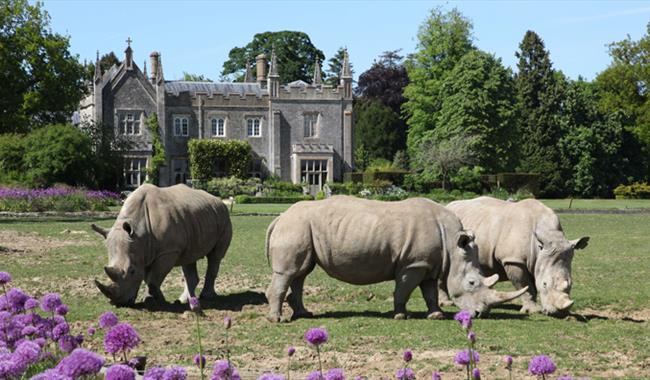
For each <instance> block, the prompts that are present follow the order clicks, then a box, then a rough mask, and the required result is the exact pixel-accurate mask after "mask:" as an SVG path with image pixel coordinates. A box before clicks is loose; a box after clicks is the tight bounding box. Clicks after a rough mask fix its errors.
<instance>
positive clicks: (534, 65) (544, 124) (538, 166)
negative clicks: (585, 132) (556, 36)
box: [515, 30, 564, 196]
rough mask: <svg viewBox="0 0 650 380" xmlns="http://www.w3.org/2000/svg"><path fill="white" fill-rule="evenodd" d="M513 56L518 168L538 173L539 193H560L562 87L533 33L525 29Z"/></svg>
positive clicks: (561, 193)
mask: <svg viewBox="0 0 650 380" xmlns="http://www.w3.org/2000/svg"><path fill="white" fill-rule="evenodd" d="M515 55H516V57H517V58H518V59H519V61H518V63H517V68H518V73H517V75H516V83H517V97H518V104H519V111H520V113H521V119H520V123H519V135H520V136H521V141H520V143H519V149H520V161H519V169H520V170H521V171H525V172H530V173H539V174H540V195H542V196H560V195H563V191H564V185H563V181H562V175H561V170H559V166H560V153H559V150H558V149H557V147H558V141H559V140H560V137H561V130H560V125H559V113H560V106H561V103H562V95H563V94H562V91H561V89H562V87H561V86H560V85H559V84H558V81H557V80H556V75H555V72H554V70H553V67H552V64H551V59H550V57H549V53H548V51H547V50H546V48H545V47H544V41H542V39H541V38H540V37H539V35H537V33H535V32H533V31H530V30H529V31H527V32H526V34H525V36H524V39H523V40H522V41H521V43H520V44H519V51H517V52H516V54H515Z"/></svg>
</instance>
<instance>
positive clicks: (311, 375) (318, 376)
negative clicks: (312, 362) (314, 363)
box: [305, 371, 325, 380]
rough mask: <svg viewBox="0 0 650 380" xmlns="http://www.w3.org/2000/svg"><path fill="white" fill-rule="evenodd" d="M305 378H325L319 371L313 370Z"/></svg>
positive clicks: (312, 379)
mask: <svg viewBox="0 0 650 380" xmlns="http://www.w3.org/2000/svg"><path fill="white" fill-rule="evenodd" d="M305 380H325V378H324V377H323V376H321V375H320V372H318V371H314V372H312V373H310V374H308V375H307V377H305Z"/></svg>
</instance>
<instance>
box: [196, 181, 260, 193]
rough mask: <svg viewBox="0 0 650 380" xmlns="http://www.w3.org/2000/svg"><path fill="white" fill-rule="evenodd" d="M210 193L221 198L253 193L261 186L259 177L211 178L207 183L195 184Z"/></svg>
mask: <svg viewBox="0 0 650 380" xmlns="http://www.w3.org/2000/svg"><path fill="white" fill-rule="evenodd" d="M197 187H198V188H201V189H203V190H205V191H207V192H208V193H210V194H213V195H216V196H217V197H221V198H228V197H234V196H235V195H242V194H244V195H255V193H256V192H257V191H258V190H259V189H260V188H261V187H262V183H261V181H260V179H259V178H246V179H240V178H237V177H225V178H213V179H211V180H210V181H208V182H207V183H204V184H200V185H199V186H197Z"/></svg>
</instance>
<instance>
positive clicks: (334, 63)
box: [325, 47, 354, 86]
mask: <svg viewBox="0 0 650 380" xmlns="http://www.w3.org/2000/svg"><path fill="white" fill-rule="evenodd" d="M344 55H345V48H344V47H340V48H339V50H337V51H336V54H334V56H333V57H332V58H330V59H329V60H328V61H327V71H326V72H325V84H328V85H330V86H338V85H339V83H340V82H341V69H342V68H343V57H344ZM348 59H349V57H348ZM350 73H352V74H353V75H354V69H353V65H352V63H350Z"/></svg>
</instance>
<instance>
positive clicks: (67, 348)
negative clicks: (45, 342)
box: [59, 335, 79, 353]
mask: <svg viewBox="0 0 650 380" xmlns="http://www.w3.org/2000/svg"><path fill="white" fill-rule="evenodd" d="M77 346H79V343H78V342H77V339H76V338H75V337H74V336H71V335H64V336H62V337H61V338H59V348H60V349H61V351H63V352H68V353H70V352H72V351H73V350H74V349H75V348H77Z"/></svg>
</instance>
